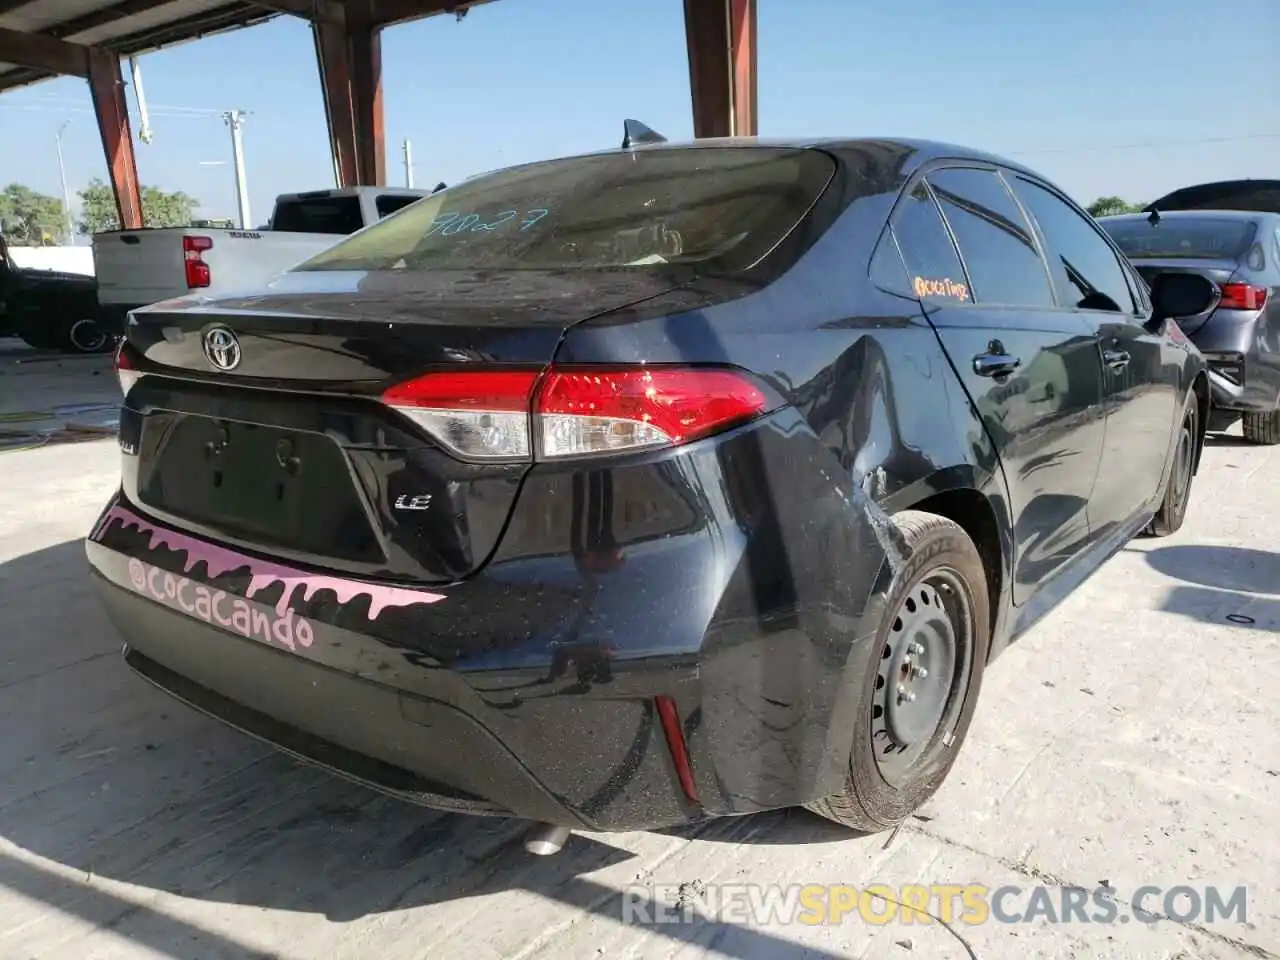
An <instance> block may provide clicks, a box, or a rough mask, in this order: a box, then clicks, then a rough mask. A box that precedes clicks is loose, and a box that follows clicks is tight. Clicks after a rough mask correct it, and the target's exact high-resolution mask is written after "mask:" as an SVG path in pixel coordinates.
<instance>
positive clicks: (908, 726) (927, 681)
mask: <svg viewBox="0 0 1280 960" xmlns="http://www.w3.org/2000/svg"><path fill="white" fill-rule="evenodd" d="M966 597H967V594H966V591H965V590H964V589H963V587H962V586H961V584H960V581H959V580H958V579H957V574H956V573H955V572H954V571H953V570H950V569H947V568H940V569H936V570H934V571H932V572H931V573H930V574H929V575H928V576H927V577H926V578H925V579H923V580H921V581H920V582H919V583H917V584H916V585H915V587H914V588H912V589H911V591H910V592H908V594H907V596H906V597H905V598H904V599H903V600H902V602H901V604H900V606H899V608H898V612H897V615H896V617H895V618H894V622H893V626H892V627H891V628H890V630H889V634H888V636H887V638H886V642H885V644H884V647H883V649H882V650H881V652H880V662H879V665H878V667H877V670H876V680H875V685H876V700H875V703H874V704H873V706H872V709H871V741H872V748H873V750H874V752H875V758H876V766H877V767H878V768H879V771H880V775H881V777H883V778H884V780H885V782H886V783H888V784H890V785H891V786H895V787H896V786H901V785H902V783H903V782H904V780H905V779H906V778H907V777H908V776H909V775H910V773H911V768H912V767H913V766H914V765H915V763H916V761H918V760H919V759H920V757H921V756H922V755H923V754H924V753H925V752H926V751H927V749H928V747H929V746H930V744H932V743H934V742H935V741H936V740H938V739H939V738H940V737H946V736H948V735H949V731H950V730H951V728H952V727H953V726H954V723H955V714H956V713H958V711H959V708H960V706H961V704H962V702H963V699H964V692H965V687H966V686H967V678H968V676H969V669H970V660H971V658H972V650H973V638H972V636H971V631H972V622H973V617H972V612H971V611H970V609H969V603H968V600H967V599H966Z"/></svg>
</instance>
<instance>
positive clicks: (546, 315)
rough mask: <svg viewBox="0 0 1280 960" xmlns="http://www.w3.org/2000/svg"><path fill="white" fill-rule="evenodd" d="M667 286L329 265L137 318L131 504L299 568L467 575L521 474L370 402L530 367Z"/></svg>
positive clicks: (128, 422) (492, 537) (127, 418)
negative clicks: (481, 373) (434, 376)
mask: <svg viewBox="0 0 1280 960" xmlns="http://www.w3.org/2000/svg"><path fill="white" fill-rule="evenodd" d="M675 286H676V283H675V282H674V281H673V280H671V279H669V278H664V277H662V276H660V275H657V274H655V273H652V272H647V271H646V272H636V271H631V272H623V273H619V274H617V275H613V274H601V273H600V272H596V273H595V275H585V274H581V275H573V274H568V273H554V274H553V273H544V272H538V271H524V272H519V271H513V272H510V273H505V274H501V275H496V274H494V275H487V276H486V275H481V274H474V273H460V272H442V273H438V274H427V273H416V274H412V275H399V274H396V273H394V272H387V271H383V272H376V273H369V274H359V275H349V274H345V273H324V274H311V275H305V274H303V275H286V277H284V278H282V279H281V280H280V281H279V282H277V283H275V284H273V285H272V287H271V289H270V291H269V292H268V293H266V294H264V295H261V296H254V297H248V298H240V299H236V300H224V301H218V302H216V303H211V304H190V303H188V302H187V301H185V300H184V301H171V302H169V303H161V304H156V305H154V306H153V307H150V308H146V309H144V310H140V311H137V312H136V313H135V314H134V318H135V320H134V322H133V323H132V324H131V325H130V328H129V331H128V347H127V350H128V355H129V356H133V357H134V358H135V359H134V360H133V361H131V362H132V363H133V364H134V365H135V366H136V370H134V371H132V372H131V373H130V376H131V377H132V378H133V379H134V382H133V383H132V386H131V388H130V389H129V392H128V396H127V399H126V405H125V411H124V416H123V418H122V425H121V441H122V445H123V446H124V447H125V450H126V454H129V453H130V451H132V455H131V456H126V465H125V471H124V474H125V479H124V483H125V493H126V496H128V498H129V499H130V500H133V501H134V502H136V503H138V504H139V505H140V506H142V507H143V508H144V509H145V510H147V511H148V512H150V513H152V514H153V515H155V516H156V517H157V518H159V519H161V520H164V521H166V522H168V523H171V524H174V525H176V526H179V527H181V528H183V529H186V530H190V531H192V532H195V533H197V534H200V535H204V536H208V537H210V538H213V539H217V540H220V541H223V542H230V543H233V544H236V545H238V546H240V547H242V548H245V549H250V550H253V549H257V550H260V551H263V552H267V553H270V554H272V555H274V556H280V557H286V558H289V559H291V560H293V561H294V562H297V563H303V564H310V565H313V566H317V567H322V568H325V569H333V570H340V571H344V572H348V573H350V574H353V575H356V576H367V577H368V576H376V577H384V578H390V579H395V580H400V581H406V582H418V583H447V582H451V581H454V580H457V579H459V578H461V577H465V576H467V575H468V574H470V573H472V572H474V571H475V570H476V569H477V568H478V567H479V566H481V565H482V564H483V563H484V561H485V560H486V559H487V558H488V556H489V554H490V553H491V552H492V550H493V548H494V547H495V546H496V544H497V541H498V537H499V535H500V533H501V531H502V529H503V527H504V526H505V524H506V522H507V519H508V517H509V515H510V512H511V509H512V507H513V506H514V503H515V497H516V494H517V492H518V489H519V486H520V482H521V480H522V479H523V477H524V475H525V473H526V472H527V470H528V469H529V462H526V461H521V462H484V461H476V460H474V459H468V458H465V457H459V456H458V455H457V452H456V449H454V448H451V447H450V446H448V445H447V444H446V443H445V442H442V439H441V438H440V437H438V436H433V435H432V434H431V433H430V432H429V431H428V430H426V429H423V427H422V426H420V425H419V423H418V422H415V421H414V420H413V419H410V418H409V417H407V416H405V415H403V414H401V413H399V412H398V411H397V410H396V409H394V408H393V407H392V406H390V405H388V404H387V403H384V402H383V401H382V395H383V393H384V391H385V390H386V389H387V388H388V387H390V386H392V385H394V384H397V383H401V382H403V381H405V380H407V379H411V378H413V377H416V376H418V375H420V374H423V373H425V372H431V371H436V372H442V371H462V370H472V371H473V370H477V369H497V370H506V371H513V372H524V373H526V374H527V373H528V372H529V371H541V370H543V369H545V368H546V367H547V365H549V364H550V362H551V360H552V358H553V356H554V354H555V351H556V348H557V346H558V344H559V342H560V338H561V337H562V335H563V334H564V332H565V330H566V329H568V327H570V326H572V325H573V324H574V323H577V322H579V321H582V320H586V319H588V318H591V317H594V316H599V315H601V314H603V313H608V312H610V311H613V310H617V309H619V308H622V307H626V306H628V305H630V304H634V303H636V302H638V301H643V300H647V299H650V298H652V297H655V296H658V295H661V294H662V293H664V292H666V291H668V290H670V289H673V288H674V287H675ZM357 294H358V296H357ZM215 334H217V335H219V336H214V335H215ZM232 344H233V345H234V348H233V347H232ZM219 345H221V346H219ZM232 349H234V355H232V353H231V352H228V351H231V350H232ZM219 351H222V352H221V353H220V352H219ZM522 415H525V414H522Z"/></svg>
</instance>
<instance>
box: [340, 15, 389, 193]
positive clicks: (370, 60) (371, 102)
mask: <svg viewBox="0 0 1280 960" xmlns="http://www.w3.org/2000/svg"><path fill="white" fill-rule="evenodd" d="M348 37H349V39H348V43H349V44H350V48H351V102H352V103H353V104H354V105H355V117H356V148H357V150H358V156H359V158H360V176H361V183H364V184H367V185H369V186H378V187H385V186H386V185H387V143H386V128H385V125H384V121H383V114H382V28H381V27H380V26H377V25H375V24H367V23H366V24H359V25H356V26H354V27H353V28H352V29H351V31H350V33H349V35H348Z"/></svg>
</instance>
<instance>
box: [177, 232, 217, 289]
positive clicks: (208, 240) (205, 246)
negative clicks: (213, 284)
mask: <svg viewBox="0 0 1280 960" xmlns="http://www.w3.org/2000/svg"><path fill="white" fill-rule="evenodd" d="M212 247H213V238H212V237H183V238H182V260H183V263H184V264H185V266H186V268H187V286H188V287H190V288H192V289H195V288H196V287H207V286H209V283H210V281H211V279H212V278H211V276H210V274H209V265H208V264H207V263H205V262H204V260H202V259H201V254H203V253H204V252H205V251H206V250H209V249H210V248H212Z"/></svg>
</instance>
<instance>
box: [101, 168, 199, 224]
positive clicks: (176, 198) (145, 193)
mask: <svg viewBox="0 0 1280 960" xmlns="http://www.w3.org/2000/svg"><path fill="white" fill-rule="evenodd" d="M80 203H81V210H80V223H79V229H80V232H81V233H84V234H89V235H92V234H95V233H102V232H103V231H104V230H119V229H120V221H119V219H118V217H117V216H116V198H115V195H114V194H112V192H111V187H109V186H107V184H105V183H103V182H102V181H101V180H97V179H94V180H90V181H89V185H88V186H87V187H85V188H84V189H83V190H81V191H80ZM199 205H200V201H199V200H197V199H196V198H195V197H190V196H188V195H187V194H185V193H183V192H182V191H180V190H179V191H177V192H175V193H169V192H167V191H165V190H161V189H160V188H159V187H143V188H142V221H143V223H144V224H145V225H146V226H148V227H185V226H186V225H187V224H189V223H190V222H191V214H192V211H194V210H195V208H196V207H198V206H199Z"/></svg>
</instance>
